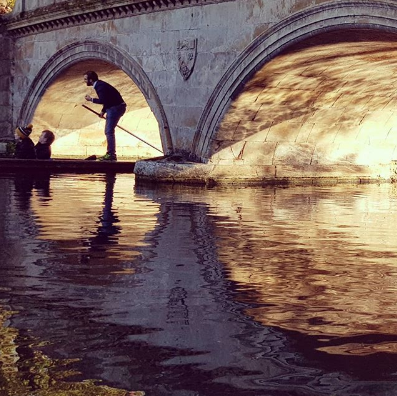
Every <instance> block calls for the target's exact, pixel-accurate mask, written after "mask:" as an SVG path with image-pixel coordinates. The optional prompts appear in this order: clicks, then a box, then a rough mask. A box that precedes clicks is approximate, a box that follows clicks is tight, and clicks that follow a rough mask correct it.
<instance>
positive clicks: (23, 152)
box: [15, 124, 36, 159]
mask: <svg viewBox="0 0 397 396" xmlns="http://www.w3.org/2000/svg"><path fill="white" fill-rule="evenodd" d="M32 130H33V125H32V124H29V125H27V126H25V127H22V126H18V127H17V128H16V129H15V134H16V137H17V144H16V146H15V158H19V159H34V158H36V152H35V149H34V143H33V141H32V139H31V138H30V137H29V135H30V134H31V133H32Z"/></svg>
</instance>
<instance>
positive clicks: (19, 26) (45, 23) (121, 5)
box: [7, 0, 231, 36]
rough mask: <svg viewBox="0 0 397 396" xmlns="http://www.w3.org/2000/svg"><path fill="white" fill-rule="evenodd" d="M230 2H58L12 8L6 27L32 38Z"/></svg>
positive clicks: (167, 0) (181, 0)
mask: <svg viewBox="0 0 397 396" xmlns="http://www.w3.org/2000/svg"><path fill="white" fill-rule="evenodd" d="M227 1H231V0H195V1H194V2H192V1H191V0H178V1H175V0H133V1H131V0H129V1H125V0H124V1H122V0H111V1H107V2H106V4H104V3H102V2H98V1H97V0H85V1H81V0H71V1H58V2H56V3H55V4H46V5H44V6H40V4H36V7H37V8H34V7H30V8H29V9H27V10H22V9H19V8H18V7H16V13H17V14H16V17H15V18H13V19H12V20H11V21H10V22H9V23H8V24H7V30H8V31H10V32H11V33H12V34H13V35H17V36H21V35H28V34H35V33H40V32H45V31H52V30H55V29H64V28H65V26H67V27H71V26H77V25H86V24H88V23H97V22H101V21H108V20H114V19H118V18H126V17H131V16H135V15H141V14H148V13H151V12H159V11H166V10H170V9H177V8H184V7H192V6H202V5H205V4H215V3H223V2H227Z"/></svg>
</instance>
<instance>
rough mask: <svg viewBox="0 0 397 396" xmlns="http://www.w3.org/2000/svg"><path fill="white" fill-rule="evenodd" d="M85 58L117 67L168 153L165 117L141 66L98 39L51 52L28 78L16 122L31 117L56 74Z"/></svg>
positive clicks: (170, 140)
mask: <svg viewBox="0 0 397 396" xmlns="http://www.w3.org/2000/svg"><path fill="white" fill-rule="evenodd" d="M87 60H100V61H104V62H108V63H110V64H112V65H114V66H116V67H118V68H120V69H121V70H122V71H123V72H124V73H125V74H126V75H127V76H128V77H130V78H131V80H132V81H133V82H134V83H135V84H136V86H137V87H138V88H139V89H140V91H141V92H142V94H143V95H144V97H145V99H146V101H147V103H148V105H149V107H150V109H151V110H152V112H153V114H154V116H155V117H156V119H157V121H158V123H159V130H160V138H161V143H162V146H163V151H164V153H169V152H172V150H173V144H172V139H171V134H170V132H169V125H168V121H167V117H166V114H165V111H164V109H163V106H162V104H161V101H160V99H159V97H158V95H157V93H156V90H155V88H154V86H153V85H152V83H151V81H150V80H149V78H148V76H147V75H146V73H145V72H144V71H143V69H142V68H141V66H140V65H139V64H138V63H137V62H136V61H135V60H134V59H132V58H131V57H130V56H129V55H128V54H127V53H126V52H123V51H121V50H120V49H116V48H115V47H114V46H112V45H110V44H107V43H104V42H99V41H89V40H85V41H81V42H80V41H79V42H75V43H72V44H69V45H67V46H65V47H63V48H62V49H61V50H59V51H58V52H57V53H56V54H54V55H53V56H52V57H51V58H50V59H49V60H48V61H47V62H46V63H45V64H44V66H43V67H42V68H41V70H40V71H39V73H38V74H37V75H36V77H35V78H34V80H33V81H32V83H31V85H30V87H29V89H28V92H27V94H26V97H25V99H24V101H23V104H22V107H21V111H20V114H19V117H18V122H26V121H28V120H31V119H32V117H33V114H34V112H35V109H36V107H37V106H38V104H39V102H40V100H41V98H42V96H43V94H44V92H45V91H46V89H47V87H48V86H49V85H50V84H51V83H52V82H54V80H55V79H56V77H57V76H58V75H59V74H60V73H61V72H62V71H64V70H67V69H68V68H70V67H71V66H73V65H75V64H77V63H79V62H81V61H87Z"/></svg>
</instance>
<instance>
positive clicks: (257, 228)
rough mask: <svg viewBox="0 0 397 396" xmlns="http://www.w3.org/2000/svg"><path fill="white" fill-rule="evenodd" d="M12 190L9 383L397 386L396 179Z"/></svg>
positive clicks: (193, 395)
mask: <svg viewBox="0 0 397 396" xmlns="http://www.w3.org/2000/svg"><path fill="white" fill-rule="evenodd" d="M0 189H1V191H2V192H1V196H0V257H1V264H0V265H1V268H0V270H1V278H0V279H1V281H0V396H6V395H7V396H9V395H13V396H33V395H34V396H55V395H57V396H58V395H84V396H86V395H95V396H98V395H99V396H102V395H117V396H119V395H120V396H124V395H130V396H142V395H148V396H149V395H150V396H163V395H170V396H171V395H172V396H217V395H220V396H265V395H270V396H295V395H296V396H298V395H299V396H301V395H302V396H311V395H313V396H317V395H327V396H333V395H346V396H347V395H348V396H354V395H360V396H363V395H376V396H377V395H382V396H384V395H395V394H397V236H396V225H397V187H396V186H395V185H392V184H391V185H390V184H382V185H373V184H372V185H361V186H347V185H343V186H333V187H290V188H252V187H250V188H242V187H238V188H237V187H231V188H211V189H210V188H201V187H181V186H138V185H135V180H134V176H133V175H126V174H118V175H112V174H107V175H105V174H94V175H44V174H43V175H34V176H33V175H30V174H22V173H20V174H18V175H12V174H1V175H0Z"/></svg>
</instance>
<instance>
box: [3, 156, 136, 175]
mask: <svg viewBox="0 0 397 396" xmlns="http://www.w3.org/2000/svg"><path fill="white" fill-rule="evenodd" d="M134 166H135V162H132V161H115V162H111V161H108V162H106V161H103V162H101V161H86V160H83V159H50V160H38V159H30V160H25V159H15V158H0V172H13V171H18V170H29V171H51V172H60V173H62V172H73V173H94V172H119V173H133V171H134Z"/></svg>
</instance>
